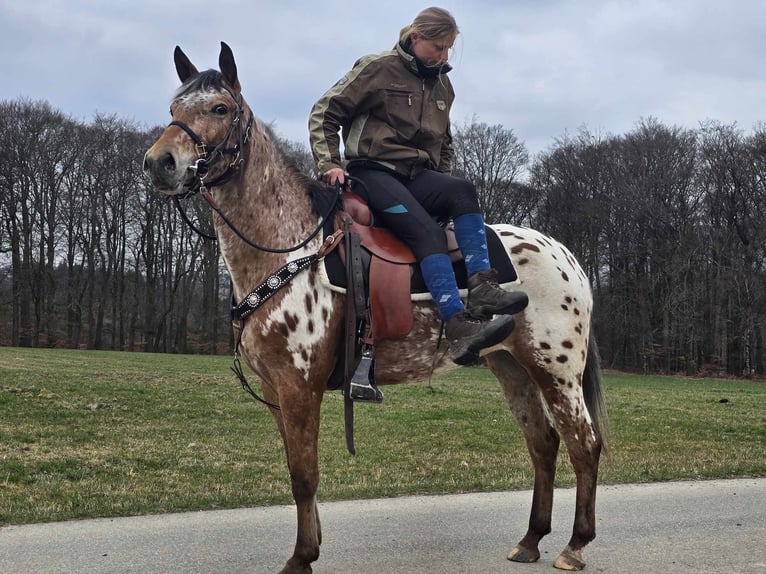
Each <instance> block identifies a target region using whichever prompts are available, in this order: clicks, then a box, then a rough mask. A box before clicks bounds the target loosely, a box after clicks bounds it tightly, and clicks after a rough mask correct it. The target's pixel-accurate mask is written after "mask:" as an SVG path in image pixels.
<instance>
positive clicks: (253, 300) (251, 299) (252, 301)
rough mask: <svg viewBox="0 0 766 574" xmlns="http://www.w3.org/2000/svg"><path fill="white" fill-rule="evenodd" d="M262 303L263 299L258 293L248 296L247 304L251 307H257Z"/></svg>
mask: <svg viewBox="0 0 766 574" xmlns="http://www.w3.org/2000/svg"><path fill="white" fill-rule="evenodd" d="M260 302H261V298H260V297H259V296H258V293H250V295H248V296H247V304H248V305H250V306H251V307H257V306H258V303H260Z"/></svg>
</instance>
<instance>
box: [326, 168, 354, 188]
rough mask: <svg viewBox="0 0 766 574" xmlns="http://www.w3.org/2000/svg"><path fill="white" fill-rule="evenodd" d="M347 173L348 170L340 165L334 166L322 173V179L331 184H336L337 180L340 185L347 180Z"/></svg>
mask: <svg viewBox="0 0 766 574" xmlns="http://www.w3.org/2000/svg"><path fill="white" fill-rule="evenodd" d="M347 175H348V174H347V173H346V170H344V169H342V168H340V167H334V168H332V169H328V170H327V171H326V172H324V173H323V174H322V181H324V182H325V183H329V184H330V185H335V183H336V182H337V183H338V184H339V185H343V184H344V183H345V182H346V176H347Z"/></svg>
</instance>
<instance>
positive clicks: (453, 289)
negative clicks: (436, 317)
mask: <svg viewBox="0 0 766 574" xmlns="http://www.w3.org/2000/svg"><path fill="white" fill-rule="evenodd" d="M420 271H421V272H422V273H423V280H424V281H425V282H426V287H428V290H429V291H430V292H431V297H433V298H434V303H436V306H437V307H438V308H439V313H440V314H441V316H442V319H443V320H444V322H445V323H446V322H447V321H449V320H450V318H451V317H452V316H453V315H455V314H456V313H459V312H460V311H462V310H463V309H464V307H463V302H462V301H461V300H460V293H458V290H457V283H456V282H455V272H454V271H453V270H452V262H451V261H450V258H449V255H447V254H446V253H434V254H433V255H429V256H428V257H426V258H425V259H423V260H422V261H421V262H420Z"/></svg>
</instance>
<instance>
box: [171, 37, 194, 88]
mask: <svg viewBox="0 0 766 574" xmlns="http://www.w3.org/2000/svg"><path fill="white" fill-rule="evenodd" d="M173 60H174V61H175V63H176V72H178V77H179V78H180V80H181V83H182V84H183V83H184V82H185V81H186V80H188V79H189V78H191V77H192V76H194V75H196V74H199V71H198V70H197V68H196V66H195V65H194V64H192V63H191V60H189V58H188V57H187V56H186V54H184V52H183V50H181V47H180V46H176V49H175V51H174V52H173Z"/></svg>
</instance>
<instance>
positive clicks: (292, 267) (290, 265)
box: [287, 261, 298, 273]
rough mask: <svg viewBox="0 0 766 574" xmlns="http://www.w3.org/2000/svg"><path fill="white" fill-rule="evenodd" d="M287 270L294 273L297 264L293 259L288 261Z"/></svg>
mask: <svg viewBox="0 0 766 574" xmlns="http://www.w3.org/2000/svg"><path fill="white" fill-rule="evenodd" d="M287 270H288V271H289V272H290V273H295V272H296V271H298V264H297V263H296V262H295V261H290V263H288V264H287Z"/></svg>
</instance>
